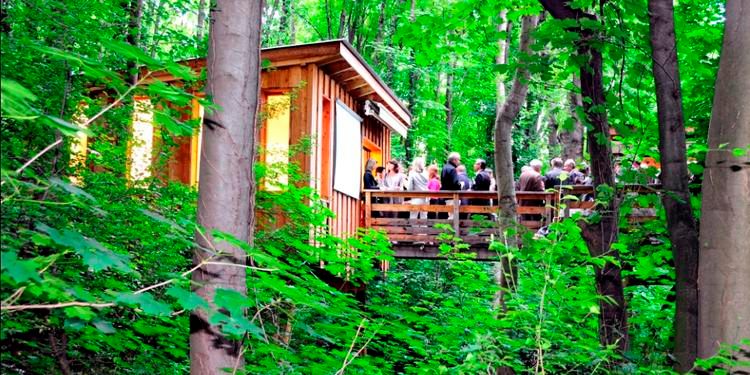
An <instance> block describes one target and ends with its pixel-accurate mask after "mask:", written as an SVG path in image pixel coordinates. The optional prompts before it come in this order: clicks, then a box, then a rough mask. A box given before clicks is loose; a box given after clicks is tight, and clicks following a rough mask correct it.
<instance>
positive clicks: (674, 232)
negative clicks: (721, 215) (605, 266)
mask: <svg viewBox="0 0 750 375" xmlns="http://www.w3.org/2000/svg"><path fill="white" fill-rule="evenodd" d="M648 11H649V23H650V31H651V48H652V67H653V73H654V81H655V83H656V105H657V114H658V119H659V154H660V156H661V181H662V189H663V190H662V193H663V194H662V203H663V204H664V208H665V210H666V213H667V227H668V229H669V240H670V241H671V242H672V253H673V254H674V264H675V272H676V278H675V291H676V293H675V294H676V309H675V320H674V328H675V339H674V357H675V360H676V363H675V370H676V371H679V372H682V373H684V372H688V371H690V369H691V368H692V367H693V362H695V356H696V353H697V349H698V285H697V281H698V229H697V228H696V224H695V218H693V210H692V208H691V206H690V191H689V190H688V169H687V155H686V151H685V150H686V145H685V123H684V120H683V118H684V117H683V113H682V91H681V89H680V71H679V67H678V64H677V44H676V41H675V29H674V5H673V3H672V0H649V2H648Z"/></svg>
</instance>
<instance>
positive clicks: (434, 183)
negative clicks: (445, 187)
mask: <svg viewBox="0 0 750 375" xmlns="http://www.w3.org/2000/svg"><path fill="white" fill-rule="evenodd" d="M427 175H428V179H429V180H428V181H427V190H429V191H440V176H439V175H438V167H437V165H435V164H433V165H431V166H429V167H427Z"/></svg>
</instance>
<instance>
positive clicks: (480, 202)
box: [469, 159, 492, 206]
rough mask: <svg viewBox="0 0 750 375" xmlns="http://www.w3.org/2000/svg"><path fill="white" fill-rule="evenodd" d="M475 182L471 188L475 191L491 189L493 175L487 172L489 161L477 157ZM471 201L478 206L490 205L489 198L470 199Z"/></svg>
mask: <svg viewBox="0 0 750 375" xmlns="http://www.w3.org/2000/svg"><path fill="white" fill-rule="evenodd" d="M474 173H476V175H475V176H474V184H473V185H472V186H471V190H474V191H490V189H491V187H492V176H490V174H489V173H487V162H486V161H484V160H483V159H477V161H475V162H474ZM469 202H470V203H471V204H473V205H477V206H489V205H490V200H489V199H482V198H474V199H470V200H469Z"/></svg>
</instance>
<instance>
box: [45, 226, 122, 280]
mask: <svg viewBox="0 0 750 375" xmlns="http://www.w3.org/2000/svg"><path fill="white" fill-rule="evenodd" d="M36 227H37V229H38V230H40V231H41V232H43V233H46V234H48V235H49V237H50V238H51V239H52V241H54V242H55V243H56V244H58V245H60V246H63V247H69V248H71V249H73V250H74V251H75V252H76V254H78V255H80V256H81V258H82V259H83V263H84V264H86V265H87V266H89V267H90V268H91V269H92V270H93V271H94V272H98V271H101V270H105V269H108V268H110V267H112V268H114V269H116V270H118V271H121V272H132V269H131V268H130V257H129V256H128V255H123V254H116V253H114V252H112V250H109V249H107V248H106V247H104V246H103V245H102V244H101V243H99V242H98V241H96V240H94V239H90V238H86V237H84V236H82V235H81V234H80V233H78V232H74V231H71V230H68V229H63V230H62V231H58V230H56V229H54V228H51V227H49V226H47V225H46V224H42V223H37V225H36Z"/></svg>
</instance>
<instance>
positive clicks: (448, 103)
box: [444, 57, 456, 139]
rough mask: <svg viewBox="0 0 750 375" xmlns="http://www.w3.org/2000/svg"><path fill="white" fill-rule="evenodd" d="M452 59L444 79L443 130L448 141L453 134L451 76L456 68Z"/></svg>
mask: <svg viewBox="0 0 750 375" xmlns="http://www.w3.org/2000/svg"><path fill="white" fill-rule="evenodd" d="M454 59H455V58H454V57H451V63H450V65H449V66H448V73H447V76H446V77H447V78H446V79H445V103H444V105H445V128H446V129H447V130H448V139H450V138H451V134H452V133H453V76H454V70H455V68H456V63H455V61H454Z"/></svg>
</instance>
